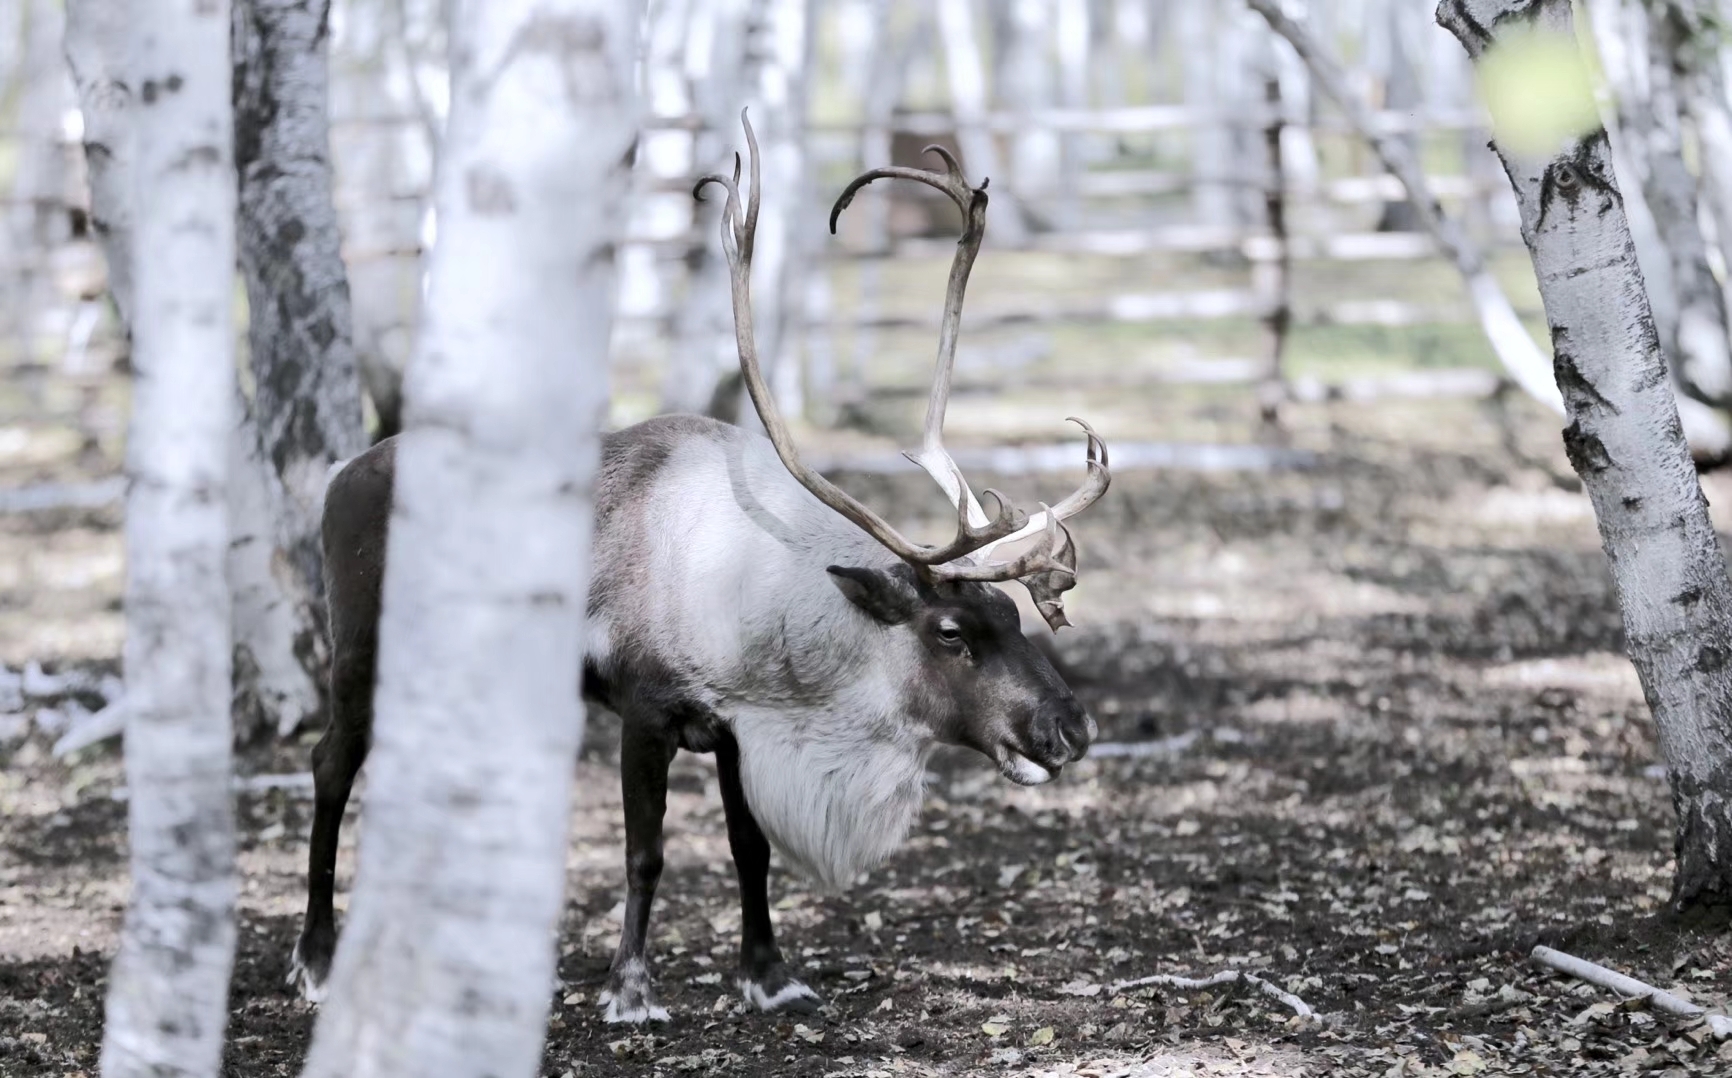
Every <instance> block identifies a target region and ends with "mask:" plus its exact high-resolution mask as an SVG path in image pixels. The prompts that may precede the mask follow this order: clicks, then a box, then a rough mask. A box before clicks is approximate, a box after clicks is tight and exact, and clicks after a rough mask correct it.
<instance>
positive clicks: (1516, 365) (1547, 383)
mask: <svg viewBox="0 0 1732 1078" xmlns="http://www.w3.org/2000/svg"><path fill="white" fill-rule="evenodd" d="M1248 2H1249V4H1250V6H1251V8H1252V10H1254V11H1256V12H1257V13H1258V14H1259V15H1262V16H1263V17H1264V18H1265V19H1267V20H1268V21H1269V25H1270V27H1272V28H1273V29H1274V31H1275V32H1276V33H1277V34H1280V35H1281V36H1282V37H1284V38H1286V39H1287V41H1288V43H1289V44H1291V45H1292V46H1293V48H1294V50H1295V51H1297V52H1298V53H1299V55H1300V56H1301V57H1303V58H1304V60H1305V63H1306V64H1307V65H1308V66H1309V67H1310V68H1311V74H1312V77H1313V78H1314V79H1316V81H1317V85H1318V87H1319V88H1321V89H1322V90H1323V92H1324V93H1326V94H1328V95H1329V96H1330V97H1332V98H1334V99H1335V102H1336V104H1337V105H1339V106H1340V108H1341V111H1342V112H1343V113H1345V114H1346V116H1347V120H1348V122H1349V123H1350V124H1352V125H1353V128H1354V130H1355V131H1357V132H1358V133H1359V135H1360V137H1361V138H1363V139H1365V140H1366V141H1367V142H1369V143H1370V144H1371V148H1372V149H1373V150H1374V151H1376V153H1377V156H1378V158H1379V159H1380V160H1381V161H1382V162H1383V167H1385V168H1387V169H1388V170H1389V171H1390V173H1392V174H1393V175H1394V176H1395V178H1396V179H1398V180H1400V181H1401V185H1402V187H1403V188H1405V189H1406V191H1407V197H1408V201H1409V202H1411V203H1412V204H1413V206H1414V209H1415V210H1416V211H1417V212H1418V214H1419V216H1420V221H1421V223H1423V224H1424V225H1425V228H1426V230H1427V231H1428V232H1430V233H1431V235H1432V238H1433V239H1435V240H1436V241H1437V245H1438V247H1440V248H1442V250H1443V254H1444V257H1446V258H1448V259H1449V260H1450V261H1451V262H1453V263H1454V264H1455V267H1456V270H1457V271H1458V272H1460V273H1461V275H1462V279H1463V280H1464V281H1465V282H1466V284H1467V291H1468V297H1469V298H1470V299H1471V300H1472V301H1473V306H1474V311H1475V312H1476V313H1477V314H1478V315H1479V322H1480V327H1481V328H1482V329H1483V330H1484V331H1485V335H1486V339H1487V340H1488V341H1490V343H1491V346H1492V350H1493V351H1495V352H1496V353H1497V357H1498V359H1499V361H1501V362H1502V363H1503V367H1504V370H1505V371H1506V372H1508V374H1509V376H1510V378H1511V379H1512V380H1513V381H1514V382H1515V383H1516V385H1518V386H1520V387H1521V388H1522V389H1523V390H1524V391H1525V392H1526V393H1527V394H1528V396H1530V397H1532V398H1534V399H1535V400H1536V401H1539V402H1540V403H1541V404H1543V405H1545V406H1546V407H1547V408H1549V409H1551V410H1552V411H1554V412H1561V411H1563V400H1562V398H1560V397H1559V395H1558V389H1557V386H1556V385H1555V383H1554V382H1553V380H1552V376H1551V372H1549V371H1548V370H1547V364H1546V361H1545V356H1544V355H1542V354H1541V352H1540V349H1539V346H1538V345H1536V344H1535V343H1534V340H1533V338H1532V337H1531V336H1529V335H1528V331H1527V327H1525V326H1523V325H1522V324H1521V319H1520V318H1519V317H1517V315H1516V313H1515V308H1514V307H1513V306H1511V304H1510V301H1509V297H1508V296H1507V295H1505V294H1504V291H1503V287H1502V286H1501V285H1499V284H1498V283H1497V278H1496V277H1493V276H1492V274H1491V270H1490V269H1489V268H1488V267H1487V266H1486V264H1485V259H1484V257H1483V256H1482V255H1481V254H1480V251H1479V248H1478V247H1477V246H1476V245H1475V244H1474V243H1473V241H1472V240H1471V239H1469V238H1468V235H1467V232H1466V230H1465V229H1463V228H1462V227H1461V223H1460V222H1459V221H1457V220H1455V219H1454V218H1453V217H1450V216H1449V215H1448V214H1446V213H1444V211H1443V206H1442V205H1441V204H1440V203H1439V202H1438V201H1437V198H1436V197H1435V196H1434V195H1432V193H1431V191H1430V190H1429V188H1428V187H1427V185H1426V182H1425V172H1424V171H1423V170H1422V169H1421V168H1420V164H1419V159H1418V157H1417V156H1415V155H1414V154H1413V153H1412V152H1411V147H1409V146H1408V145H1407V144H1406V143H1404V142H1402V141H1401V140H1400V139H1398V138H1395V137H1392V136H1390V135H1384V134H1378V133H1377V127H1376V125H1375V123H1374V121H1373V119H1372V116H1371V109H1370V107H1369V106H1368V105H1367V104H1366V102H1365V99H1364V98H1363V97H1361V96H1360V95H1358V94H1356V93H1354V92H1353V90H1352V89H1351V88H1350V87H1349V86H1348V84H1347V77H1346V75H1345V74H1344V73H1343V72H1342V69H1341V63H1340V61H1338V60H1336V59H1335V57H1334V55H1333V54H1332V53H1331V52H1330V51H1329V50H1328V49H1327V48H1326V47H1325V46H1324V45H1323V44H1322V43H1321V42H1320V41H1318V40H1317V38H1316V37H1315V35H1313V34H1312V33H1311V32H1310V31H1309V30H1308V29H1307V28H1306V27H1305V26H1304V25H1303V24H1301V23H1299V22H1296V21H1294V20H1293V19H1291V18H1288V17H1287V15H1286V14H1285V12H1283V11H1282V9H1281V5H1280V3H1279V2H1278V0H1248Z"/></svg>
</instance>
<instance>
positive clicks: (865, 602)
mask: <svg viewBox="0 0 1732 1078" xmlns="http://www.w3.org/2000/svg"><path fill="white" fill-rule="evenodd" d="M830 581H831V583H833V584H835V585H836V588H837V590H839V591H841V593H842V594H843V595H846V596H847V597H848V601H849V602H851V603H853V604H854V605H855V606H857V607H859V608H860V609H861V610H864V611H866V613H868V614H870V615H872V616H873V617H874V618H876V619H877V620H878V621H880V622H882V623H883V624H885V625H901V624H902V623H903V622H905V621H907V620H908V619H909V618H911V617H913V616H914V611H915V609H916V607H917V605H918V604H919V599H920V597H919V596H918V595H917V594H916V593H915V591H914V588H913V587H912V586H910V585H909V583H908V582H907V581H905V580H903V579H902V578H901V577H899V576H897V575H896V574H895V573H891V572H886V571H884V570H883V569H856V568H853V567H850V566H846V565H832V566H830Z"/></svg>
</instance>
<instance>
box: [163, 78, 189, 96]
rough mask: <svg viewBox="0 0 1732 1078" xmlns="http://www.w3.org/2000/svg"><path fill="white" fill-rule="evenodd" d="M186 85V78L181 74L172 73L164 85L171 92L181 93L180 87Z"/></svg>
mask: <svg viewBox="0 0 1732 1078" xmlns="http://www.w3.org/2000/svg"><path fill="white" fill-rule="evenodd" d="M185 85H186V80H185V79H183V78H181V77H180V76H179V75H170V76H169V77H168V78H167V79H165V80H164V81H163V86H164V87H166V88H167V89H168V92H169V93H171V94H178V93H180V88H181V87H182V86H185Z"/></svg>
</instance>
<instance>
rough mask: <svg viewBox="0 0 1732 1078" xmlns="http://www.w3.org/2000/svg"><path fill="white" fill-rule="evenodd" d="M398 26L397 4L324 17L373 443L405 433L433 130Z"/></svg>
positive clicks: (341, 202)
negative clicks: (405, 389)
mask: <svg viewBox="0 0 1732 1078" xmlns="http://www.w3.org/2000/svg"><path fill="white" fill-rule="evenodd" d="M338 16H341V18H338ZM404 22H405V12H404V11H403V10H402V8H401V6H400V5H399V4H398V3H397V2H396V0H340V2H339V3H338V5H337V6H336V7H335V8H333V11H332V27H331V31H332V32H331V45H330V48H331V64H330V66H331V108H330V113H331V121H332V131H331V164H332V171H333V173H334V174H335V175H334V179H335V192H334V199H335V201H336V204H337V219H338V225H339V227H340V229H341V231H342V235H343V240H344V242H345V245H346V248H347V249H346V251H345V258H344V262H345V264H346V265H347V267H348V271H349V295H350V323H351V337H352V343H353V347H354V351H355V366H356V368H357V369H358V370H359V371H360V376H361V386H362V388H363V389H364V390H365V391H366V396H367V398H368V399H369V400H371V401H372V403H373V411H374V414H375V416H376V418H377V420H378V427H377V431H376V434H377V436H378V437H380V438H387V437H390V436H391V435H393V434H395V433H397V432H398V431H399V430H401V429H402V427H403V416H402V413H403V392H402V390H403V371H404V369H405V368H406V367H407V366H408V364H409V352H410V349H411V347H412V344H413V331H414V325H415V317H416V313H417V310H418V309H419V306H420V304H419V300H420V295H421V258H420V255H419V252H418V251H417V247H418V244H419V242H420V241H419V231H420V226H421V219H422V216H423V214H424V211H425V209H426V205H427V203H428V202H429V201H430V196H427V195H425V191H426V189H427V188H428V187H429V186H430V181H431V171H432V169H431V161H432V154H433V149H434V144H435V141H436V136H437V127H438V121H436V119H435V118H433V117H432V116H431V115H430V112H431V110H430V108H428V107H427V106H426V105H425V104H424V103H423V102H422V100H421V94H420V92H419V91H418V90H417V89H416V86H415V72H414V71H413V70H412V69H411V67H410V63H409V60H408V59H407V57H406V55H405V49H406V33H405V27H404ZM404 116H413V117H417V118H419V120H420V122H407V123H406V122H402V119H401V118H402V117H404ZM345 121H347V122H345Z"/></svg>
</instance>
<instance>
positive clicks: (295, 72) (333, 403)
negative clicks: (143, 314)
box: [233, 0, 366, 733]
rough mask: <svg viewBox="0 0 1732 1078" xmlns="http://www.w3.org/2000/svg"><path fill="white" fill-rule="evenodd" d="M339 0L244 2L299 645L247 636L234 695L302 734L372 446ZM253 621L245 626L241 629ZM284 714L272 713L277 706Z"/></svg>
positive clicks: (277, 562) (263, 287) (257, 355)
mask: <svg viewBox="0 0 1732 1078" xmlns="http://www.w3.org/2000/svg"><path fill="white" fill-rule="evenodd" d="M328 16H329V0H235V3H234V39H233V47H234V61H235V70H234V101H235V167H236V169H237V170H238V172H239V176H240V263H241V272H242V274H243V275H244V276H245V278H246V285H247V307H248V311H249V312H250V313H249V321H248V326H247V346H248V351H249V353H250V356H251V361H252V370H253V381H254V385H255V390H254V394H253V418H254V421H255V424H256V426H257V430H258V437H259V449H260V451H261V454H262V455H263V457H264V458H265V459H266V460H268V461H269V462H270V464H271V473H272V474H271V480H272V482H271V484H270V488H269V490H268V494H269V496H270V501H271V509H272V514H271V516H272V520H273V523H274V524H275V532H276V534H275V536H274V543H273V545H274V547H275V553H274V555H273V563H272V568H273V571H274V574H275V576H276V577H277V579H278V582H279V583H280V584H281V586H282V589H283V598H284V600H285V601H286V602H287V603H288V604H289V607H288V609H289V611H290V612H291V613H292V615H293V618H294V622H295V624H296V630H295V632H294V648H293V650H292V651H289V652H287V653H283V652H281V651H280V650H272V649H271V648H270V646H269V645H270V644H271V643H272V641H271V640H269V639H267V638H257V637H251V636H250V634H249V636H248V637H247V638H241V639H237V640H236V641H235V643H236V647H237V650H239V651H244V652H245V653H246V655H245V657H244V661H242V662H241V663H239V664H238V666H237V670H238V671H239V672H241V673H243V674H246V675H248V677H249V678H252V677H256V678H257V679H258V680H259V681H260V682H263V684H260V685H250V684H239V685H237V686H236V698H237V699H238V700H242V701H256V702H257V704H258V705H259V707H258V711H259V712H262V713H257V714H247V715H242V716H240V720H241V721H242V722H243V723H244V724H245V725H247V726H248V727H249V728H251V727H252V726H253V725H254V724H255V723H256V724H257V725H258V726H261V727H266V728H268V727H270V726H274V727H275V728H276V729H277V730H278V731H280V732H284V733H287V732H290V731H293V730H294V729H295V728H296V727H297V726H299V725H300V724H301V723H302V722H303V721H305V720H306V719H309V718H312V717H314V716H316V715H318V714H320V713H321V711H322V710H323V709H322V706H321V705H322V693H321V691H320V687H321V686H322V685H323V684H324V671H325V667H326V665H327V663H328V659H329V655H328V649H327V647H326V644H325V631H324V622H325V615H324V581H323V573H322V568H321V566H322V558H321V556H320V552H319V515H320V511H321V508H322V505H323V499H324V490H325V475H326V472H328V471H329V470H330V466H331V464H332V463H333V462H334V461H337V460H341V459H343V458H345V457H350V456H353V455H355V454H356V453H359V452H360V451H361V450H362V449H364V448H366V443H365V438H364V435H363V432H362V428H361V382H360V376H359V375H358V374H357V372H356V368H355V353H354V350H353V348H352V347H351V345H350V318H349V282H348V278H347V276H346V274H345V272H344V269H343V260H342V255H341V251H340V240H339V237H338V233H337V212H336V206H335V204H334V203H333V202H332V200H331V160H330V130H329V120H328V115H327V94H328V84H329V74H328V64H327V61H326V47H327V44H328V41H329V34H328V32H327V26H326V21H327V18H328ZM242 627H244V623H243V626H242ZM273 712H274V713H273Z"/></svg>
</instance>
